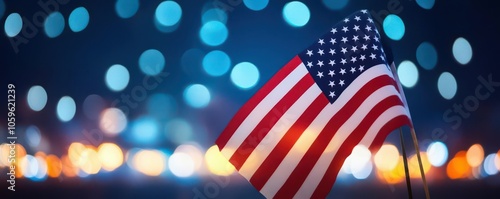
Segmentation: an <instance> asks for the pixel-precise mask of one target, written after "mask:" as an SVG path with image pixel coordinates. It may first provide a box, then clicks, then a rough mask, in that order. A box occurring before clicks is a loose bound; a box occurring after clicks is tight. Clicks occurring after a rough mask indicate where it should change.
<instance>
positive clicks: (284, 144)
mask: <svg viewBox="0 0 500 199" xmlns="http://www.w3.org/2000/svg"><path fill="white" fill-rule="evenodd" d="M327 104H329V102H328V99H327V98H326V97H325V96H324V94H323V93H321V94H319V95H318V96H317V97H316V99H315V100H314V101H313V102H312V103H311V105H309V107H307V109H306V110H305V111H304V113H303V114H302V115H301V116H300V117H299V118H298V119H297V121H296V122H295V123H294V124H293V125H292V126H291V127H290V129H289V130H288V131H287V132H286V133H285V135H283V138H281V139H280V141H279V142H278V144H277V145H276V147H274V149H273V150H272V151H271V153H269V155H268V156H267V157H266V159H265V160H264V161H263V162H262V164H261V165H260V166H259V168H258V169H257V170H256V171H255V173H254V174H253V175H252V178H250V183H252V185H254V187H255V188H256V189H258V190H260V189H262V187H263V186H264V184H266V182H267V180H268V179H269V177H270V176H271V175H272V174H273V172H274V171H275V170H276V168H277V167H278V165H279V164H280V163H281V161H282V160H283V158H285V156H286V154H287V153H288V151H290V149H291V148H292V146H293V145H294V144H295V142H296V141H297V140H298V139H299V137H300V135H302V133H303V132H304V131H305V130H306V128H307V127H308V126H309V124H311V122H312V121H313V120H314V118H315V117H316V116H317V115H318V114H319V113H320V112H321V110H323V108H324V107H325V106H326V105H327Z"/></svg>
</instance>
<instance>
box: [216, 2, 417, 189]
mask: <svg viewBox="0 0 500 199" xmlns="http://www.w3.org/2000/svg"><path fill="white" fill-rule="evenodd" d="M380 40H381V39H380V34H379V32H378V30H377V28H376V26H375V24H374V21H373V19H372V18H371V16H370V14H368V12H367V11H366V10H361V11H358V12H356V13H354V14H352V15H351V16H349V17H347V18H345V19H343V20H342V21H341V22H339V23H338V24H336V25H335V26H334V27H333V28H332V29H331V30H330V31H329V32H328V33H327V34H325V35H323V36H322V37H320V38H319V39H317V40H315V42H314V43H313V44H312V45H311V46H309V47H308V48H307V49H305V50H304V51H303V52H301V53H300V54H298V55H297V56H295V57H294V58H293V59H292V60H291V61H290V62H289V63H287V64H286V65H285V66H284V67H283V68H282V69H280V70H279V71H278V72H277V73H276V74H275V75H274V76H273V77H272V78H271V79H270V80H269V81H268V82H267V83H266V84H265V85H264V86H263V87H262V88H261V89H260V90H259V91H258V92H257V93H256V94H255V95H254V96H253V97H252V98H250V100H248V102H247V103H245V104H244V105H243V106H242V107H241V109H240V110H239V111H238V112H237V113H236V115H235V116H234V117H233V119H232V120H231V121H230V122H229V124H228V125H227V127H226V129H225V130H224V131H223V132H222V134H221V135H220V137H219V138H218V139H217V141H216V144H217V146H218V147H219V149H220V151H221V152H222V154H223V155H224V156H225V157H226V158H227V159H229V161H230V162H231V164H233V165H234V167H235V168H236V169H237V170H238V171H239V173H240V174H241V175H242V176H244V177H245V178H246V179H247V180H249V181H250V183H251V184H252V185H253V186H254V187H255V188H256V189H258V190H259V191H260V192H261V193H262V194H263V195H264V196H265V197H266V198H325V197H326V196H327V194H328V193H329V192H330V190H331V188H332V186H333V184H334V182H335V180H336V177H337V174H338V172H339V170H340V169H341V167H342V165H343V163H344V160H345V159H346V158H347V157H348V156H349V155H350V153H351V152H352V149H353V148H354V147H355V146H356V145H358V144H361V145H364V146H367V147H369V149H370V150H372V151H376V150H378V148H379V147H380V146H381V145H382V143H383V142H384V140H385V138H386V137H387V135H388V134H389V133H390V132H391V131H393V130H394V129H397V128H398V127H400V126H403V125H410V126H411V120H410V115H409V112H408V110H407V109H406V106H405V100H404V99H403V97H404V96H403V97H402V95H401V93H400V92H399V91H400V90H401V87H400V86H399V85H398V83H397V80H396V79H395V77H394V74H393V72H392V71H393V70H394V69H391V67H390V66H389V64H388V61H387V58H386V54H385V53H384V50H383V49H382V43H381V41H380Z"/></svg>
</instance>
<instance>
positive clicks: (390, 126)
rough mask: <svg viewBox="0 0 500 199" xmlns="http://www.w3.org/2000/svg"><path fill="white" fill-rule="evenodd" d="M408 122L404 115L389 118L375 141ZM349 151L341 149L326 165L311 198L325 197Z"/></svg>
mask: <svg viewBox="0 0 500 199" xmlns="http://www.w3.org/2000/svg"><path fill="white" fill-rule="evenodd" d="M409 123H411V121H410V120H409V119H408V117H407V116H406V115H400V116H397V117H395V118H393V119H391V120H390V121H389V122H387V123H386V124H385V125H384V126H383V127H382V128H381V129H380V131H379V132H380V134H377V137H376V138H375V140H376V142H377V143H378V142H379V141H380V140H382V141H383V140H384V139H385V136H382V135H388V134H389V133H390V132H392V131H393V130H394V129H395V128H397V127H399V126H402V125H405V124H409ZM348 144H350V145H354V143H351V142H348ZM374 144H375V143H374ZM354 146H355V145H354ZM354 146H352V148H354ZM352 148H351V150H352ZM351 152H352V151H343V152H342V154H338V155H336V156H335V158H334V159H333V161H332V162H331V163H330V166H329V167H328V169H327V171H326V173H325V175H324V176H323V178H322V179H321V181H320V182H319V184H320V185H321V186H318V187H316V190H315V191H314V193H313V195H312V196H311V198H326V196H327V195H328V193H329V192H330V189H331V187H332V186H333V184H334V183H335V180H336V179H337V175H338V173H339V171H340V169H341V168H342V165H343V161H344V160H345V159H346V158H347V157H348V156H349V155H350V153H351ZM339 160H342V164H337V163H336V161H339Z"/></svg>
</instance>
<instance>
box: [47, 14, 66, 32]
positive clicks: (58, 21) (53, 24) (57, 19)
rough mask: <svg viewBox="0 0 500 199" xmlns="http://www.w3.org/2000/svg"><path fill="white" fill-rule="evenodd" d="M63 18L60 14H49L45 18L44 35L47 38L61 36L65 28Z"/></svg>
mask: <svg viewBox="0 0 500 199" xmlns="http://www.w3.org/2000/svg"><path fill="white" fill-rule="evenodd" d="M65 23H66V22H65V20H64V16H63V15H62V14H61V13H60V12H53V13H50V14H49V16H48V17H47V18H45V23H44V24H43V26H44V27H45V34H46V35H47V36H48V37H49V38H55V37H58V36H59V35H61V33H62V32H63V31H64V27H65Z"/></svg>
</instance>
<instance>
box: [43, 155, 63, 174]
mask: <svg viewBox="0 0 500 199" xmlns="http://www.w3.org/2000/svg"><path fill="white" fill-rule="evenodd" d="M45 161H46V162H47V175H48V176H49V177H51V178H57V177H59V175H61V172H62V163H61V160H60V159H59V158H58V157H57V156H55V155H48V156H47V158H45Z"/></svg>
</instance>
